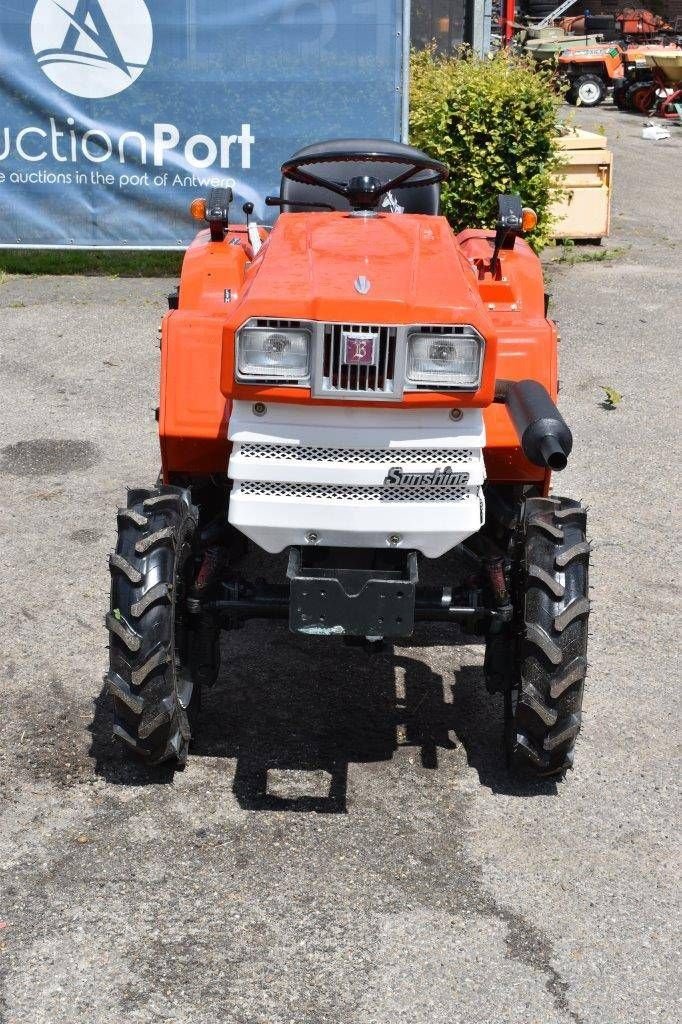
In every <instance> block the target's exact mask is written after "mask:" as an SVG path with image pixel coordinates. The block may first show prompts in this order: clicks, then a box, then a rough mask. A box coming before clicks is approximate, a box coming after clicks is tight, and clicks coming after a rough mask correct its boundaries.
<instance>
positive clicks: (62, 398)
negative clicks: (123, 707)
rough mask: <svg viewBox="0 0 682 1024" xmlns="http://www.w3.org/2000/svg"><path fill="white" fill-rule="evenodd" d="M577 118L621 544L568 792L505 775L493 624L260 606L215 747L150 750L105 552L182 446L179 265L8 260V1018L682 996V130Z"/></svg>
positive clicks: (594, 644)
mask: <svg viewBox="0 0 682 1024" xmlns="http://www.w3.org/2000/svg"><path fill="white" fill-rule="evenodd" d="M579 120H580V121H581V122H582V123H584V124H586V126H588V127H589V126H594V125H598V124H602V125H604V127H605V128H606V131H607V132H608V137H609V141H610V143H611V145H612V148H613V149H614V151H615V160H616V165H615V195H614V218H613V234H612V237H611V238H610V239H609V240H608V241H607V242H606V243H605V245H604V247H603V248H604V249H608V250H611V255H610V258H606V259H603V258H601V252H602V250H597V249H594V248H584V247H576V249H575V250H569V251H568V252H567V251H566V250H563V251H561V250H556V251H551V252H549V253H547V254H546V255H545V260H546V261H547V262H548V274H549V282H550V290H551V293H552V311H553V313H554V315H555V316H556V317H557V318H558V320H559V322H560V326H561V335H562V342H561V380H562V392H561V403H562V408H563V410H564V413H565V415H566V417H567V419H568V420H569V422H570V423H571V425H572V427H573V429H574V434H575V453H574V456H573V458H572V460H571V463H570V466H569V468H568V469H567V470H566V472H565V473H563V474H562V475H561V477H560V478H558V477H557V479H556V481H555V482H556V489H557V491H558V492H563V493H565V494H567V495H570V496H575V497H581V498H583V499H584V500H585V501H586V502H587V504H588V505H589V506H590V534H591V536H592V538H593V539H594V556H593V571H592V585H593V591H592V597H593V601H594V610H593V616H592V619H591V640H590V673H589V680H588V688H587V693H586V700H585V716H584V729H583V733H582V735H581V737H580V739H579V743H578V752H577V759H576V767H575V770H574V771H573V772H571V773H570V774H569V776H568V777H567V779H566V781H565V782H562V783H560V784H558V785H557V784H555V783H553V782H547V783H541V784H535V785H532V786H527V785H526V786H523V785H520V784H518V783H516V782H514V781H513V780H511V779H510V778H509V776H508V775H507V772H506V769H505V765H504V759H503V756H502V752H501V746H500V739H501V707H500V701H499V698H495V697H491V696H489V695H488V694H487V693H486V690H485V685H484V681H483V676H482V670H481V665H482V657H483V651H482V648H481V647H479V646H476V645H474V646H472V645H469V644H468V643H467V642H464V638H463V637H461V636H459V635H458V634H456V633H455V634H454V635H452V636H451V635H450V634H449V633H447V632H446V631H445V630H444V629H441V628H433V627H421V628H419V629H418V630H417V632H416V634H415V637H414V638H413V640H410V641H409V642H404V643H400V644H396V646H395V649H394V650H392V651H390V653H387V654H380V655H376V656H375V657H374V658H373V659H372V660H368V659H367V658H366V657H365V655H364V654H362V653H361V652H359V651H356V650H352V649H350V648H347V647H345V646H343V644H342V643H341V642H340V641H336V640H329V641H325V640H304V639H303V638H299V637H294V636H293V635H290V634H289V633H288V632H287V630H286V628H285V627H284V626H283V625H279V624H268V623H253V624H250V625H248V626H247V627H246V628H245V629H244V630H243V631H241V632H239V633H237V634H232V635H231V636H230V637H229V638H227V639H226V641H225V643H224V646H223V655H224V668H223V672H222V676H221V680H220V684H219V686H218V687H217V688H216V690H214V691H213V692H212V693H211V694H210V695H209V696H208V697H207V698H206V700H205V704H204V710H203V713H202V729H201V732H200V735H199V736H198V739H197V742H196V744H195V748H194V752H193V755H192V757H191V759H190V762H189V765H188V767H187V768H186V770H185V771H184V772H179V773H175V774H174V775H173V774H172V773H169V772H165V771H156V772H148V771H146V770H145V769H143V768H141V767H139V766H136V765H131V764H129V763H128V761H127V760H126V759H125V757H124V756H123V754H122V752H121V751H120V750H119V749H118V748H117V747H115V746H113V745H112V742H111V739H110V731H111V713H110V708H109V701H108V699H107V698H106V697H103V696H102V692H101V691H102V682H101V680H102V674H103V672H104V670H105V666H106V654H107V652H106V633H105V631H104V628H103V614H104V610H105V606H106V604H107V600H108V585H109V576H108V570H107V564H106V558H107V554H108V552H109V551H110V550H111V548H112V547H113V544H114V537H115V534H114V530H115V512H116V509H117V507H118V506H119V505H120V504H121V503H122V502H123V501H124V497H125V489H126V486H128V485H146V484H149V483H151V482H153V481H154V479H155V477H156V474H157V471H158V461H159V460H158V447H157V440H156V435H155V422H154V407H155V406H156V404H157V394H156V391H157V379H158V349H157V347H156V328H157V325H158V321H159V318H160V316H161V314H162V313H163V309H164V303H165V295H166V294H167V292H168V291H169V289H170V285H171V284H172V282H166V281H163V280H119V279H109V278H85V277H84V278H73V277H64V278H57V277H35V278H33V277H8V278H6V279H4V280H3V281H2V282H1V283H0V409H1V412H0V416H1V418H2V424H3V431H2V440H1V441H0V485H1V486H0V510H1V511H0V558H1V570H0V637H1V640H0V685H1V691H0V692H1V693H2V698H3V700H2V713H1V714H0V815H1V824H0V974H1V976H2V996H1V998H0V1021H2V1024H121V1022H123V1021H125V1022H126V1024H156V1022H160V1024H403V1022H404V1024H408V1022H409V1024H507V1022H508V1024H512V1022H513V1024H540V1022H542V1024H567V1022H575V1024H626V1022H627V1024H644V1022H661V1024H662V1022H670V1024H672V1022H676V1021H678V1020H679V1019H680V1016H681V1015H682V1014H681V1012H680V1006H679V993H680V990H681V986H680V970H679V949H680V945H681V943H680V929H679V924H680V915H679V905H678V891H679V890H678V884H679V875H680V862H679V850H680V830H679V819H680V816H679V797H678V789H677V780H678V777H679V769H678V763H679V762H678V760H676V758H677V759H678V758H679V712H680V706H679V705H680V701H679V661H678V648H677V633H678V627H679V606H680V605H679V575H680V570H679V559H678V558H677V551H676V540H677V537H678V536H679V483H680V477H679V471H678V468H677V458H676V457H677V454H678V438H679V435H680V419H679V342H680V335H681V333H682V332H681V327H682V323H681V321H682V316H681V305H680V281H681V280H682V256H681V252H682V250H681V246H680V237H681V236H680V213H679V205H680V204H679V199H680V194H681V192H680V168H681V167H682V131H681V130H680V129H674V130H673V131H674V137H673V138H672V139H671V140H669V141H668V142H664V143H652V142H645V141H644V140H642V139H641V138H640V131H641V121H640V119H639V118H637V117H634V116H628V115H621V114H618V113H617V112H615V111H613V110H612V109H610V108H607V107H604V108H602V109H600V110H599V111H597V112H595V113H593V114H588V113H586V112H582V113H579ZM562 256H563V257H564V258H562ZM602 386H607V387H610V388H614V389H615V390H617V391H618V392H619V393H620V394H621V395H622V399H621V401H620V402H619V403H618V404H617V407H616V408H615V409H613V410H611V411H609V410H607V409H606V408H604V407H603V405H602V400H603V398H604V392H603V391H602V390H601V388H602ZM259 566H260V567H262V568H264V569H268V570H272V569H273V568H275V569H276V568H277V566H276V565H275V566H274V567H273V565H272V563H271V562H269V561H267V562H266V560H265V559H261V560H259V559H258V558H257V557H255V556H254V558H253V561H252V567H253V570H254V571H257V570H258V567H259Z"/></svg>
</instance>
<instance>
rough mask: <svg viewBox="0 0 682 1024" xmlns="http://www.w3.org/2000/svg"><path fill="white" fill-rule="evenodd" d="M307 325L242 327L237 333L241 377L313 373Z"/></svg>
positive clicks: (302, 377) (294, 377) (281, 377)
mask: <svg viewBox="0 0 682 1024" xmlns="http://www.w3.org/2000/svg"><path fill="white" fill-rule="evenodd" d="M310 337H311V332H310V330H309V329H308V328H306V327H288V326H287V327H282V328H279V327H250V326H249V327H242V329H241V330H240V331H239V332H238V334H237V377H238V378H239V379H240V380H246V381H248V380H251V381H255V380H295V381H300V380H305V379H307V378H308V376H309V375H310Z"/></svg>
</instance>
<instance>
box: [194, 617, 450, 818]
mask: <svg viewBox="0 0 682 1024" xmlns="http://www.w3.org/2000/svg"><path fill="white" fill-rule="evenodd" d="M247 632H249V627H247V629H246V630H245V631H244V633H247ZM268 634H269V637H268V642H267V643H266V645H265V646H263V645H262V643H261V646H260V647H259V648H258V649H257V650H256V649H255V648H254V647H253V646H252V644H251V643H250V642H249V639H247V638H246V637H244V640H245V644H244V646H245V647H246V650H247V651H248V654H246V651H245V652H244V653H245V654H246V656H245V657H239V654H238V647H239V646H241V638H240V636H239V634H237V636H236V638H230V637H228V638H227V641H226V643H225V644H224V646H223V664H224V665H226V666H227V665H232V666H235V671H234V672H233V674H232V678H229V675H228V676H227V678H226V676H225V675H223V678H222V680H221V682H219V684H218V686H217V687H216V689H215V690H214V691H212V692H211V693H209V694H206V695H205V697H204V706H203V710H202V716H201V729H200V730H199V732H198V736H197V739H196V741H195V743H194V745H193V748H192V754H193V756H194V757H197V756H198V757H201V756H208V757H227V758H234V759H235V762H236V765H235V774H234V783H233V790H234V793H235V796H236V798H237V800H238V802H239V804H240V806H241V807H243V808H245V809H249V810H271V811H272V810H277V811H299V812H301V811H304V812H315V813H320V814H325V813H326V814H334V813H336V814H338V813H345V812H346V810H347V784H348V767H349V765H350V764H372V763H375V764H378V763H381V762H387V761H390V760H391V759H392V758H393V757H394V755H395V753H396V751H397V750H398V748H399V747H401V746H409V747H411V748H416V749H418V750H419V756H420V758H421V763H422V765H423V766H424V767H425V768H429V769H435V768H437V767H438V750H439V748H441V749H450V748H452V746H453V743H452V740H451V739H450V734H451V731H452V730H453V722H452V706H451V705H450V704H448V703H447V702H445V701H444V696H443V680H442V678H441V677H440V675H437V674H436V673H434V672H432V671H431V670H430V669H429V668H428V666H426V665H425V664H424V663H423V662H421V661H419V660H416V659H415V658H412V657H409V656H407V655H406V654H404V653H403V652H402V651H394V650H393V649H392V648H391V646H390V645H389V646H387V647H386V650H385V651H384V652H381V653H377V654H371V655H368V654H367V653H365V652H364V651H362V650H359V649H357V648H353V647H348V646H346V645H344V644H343V643H342V642H341V641H338V640H324V639H320V640H318V639H303V638H298V637H294V636H292V635H291V634H289V633H288V632H287V630H286V627H284V626H281V625H277V626H274V627H273V626H270V627H269V628H268ZM254 635H255V633H254ZM244 665H249V666H250V671H249V670H246V669H244V668H243V667H242V666H244ZM396 667H398V668H399V669H401V673H400V675H401V683H400V686H399V687H398V688H397V687H396Z"/></svg>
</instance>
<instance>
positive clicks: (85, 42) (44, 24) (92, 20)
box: [31, 0, 154, 100]
mask: <svg viewBox="0 0 682 1024" xmlns="http://www.w3.org/2000/svg"><path fill="white" fill-rule="evenodd" d="M31 43H32V44H33V51H34V53H35V55H36V57H37V58H38V63H39V64H40V66H41V68H42V69H43V71H44V72H45V74H46V75H47V77H48V78H49V79H50V81H52V82H54V84H55V85H58V86H59V88H60V89H64V91H65V92H70V93H71V94H72V95H73V96H82V97H84V98H85V99H91V100H99V99H104V98H105V97H107V96H115V95H116V94H117V93H119V92H123V90H124V89H127V88H129V86H131V85H132V84H133V82H135V81H137V79H138V78H139V77H140V75H141V74H142V72H143V71H144V69H145V68H146V66H147V64H148V63H149V58H150V57H151V53H152V45H153V43H154V29H153V27H152V19H151V17H150V15H149V11H148V9H147V5H146V4H145V2H144V0H38V2H37V4H36V6H35V10H34V12H33V19H32V21H31Z"/></svg>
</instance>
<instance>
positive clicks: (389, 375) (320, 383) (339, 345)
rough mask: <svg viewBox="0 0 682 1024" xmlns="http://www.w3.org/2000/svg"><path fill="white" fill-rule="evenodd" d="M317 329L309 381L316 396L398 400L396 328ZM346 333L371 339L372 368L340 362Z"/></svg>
mask: <svg viewBox="0 0 682 1024" xmlns="http://www.w3.org/2000/svg"><path fill="white" fill-rule="evenodd" d="M320 327H321V331H322V345H321V352H320V353H319V354H318V360H317V373H316V374H315V379H314V382H313V387H314V392H315V393H316V394H318V395H319V396H320V397H327V398H330V397H334V396H336V397H341V398H362V397H366V398H377V399H386V398H388V399H391V398H392V399H399V398H400V396H401V394H402V378H403V372H404V371H403V362H404V359H399V358H398V328H397V327H388V326H381V325H376V324H321V325H320ZM346 333H352V334H353V335H359V336H362V335H367V336H368V338H372V339H373V344H374V345H376V353H375V358H374V362H373V365H369V366H358V365H351V364H349V363H346V362H344V354H343V336H344V334H346ZM401 348H402V346H401ZM401 355H404V354H403V353H401ZM398 364H400V365H398ZM396 381H399V387H396Z"/></svg>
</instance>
